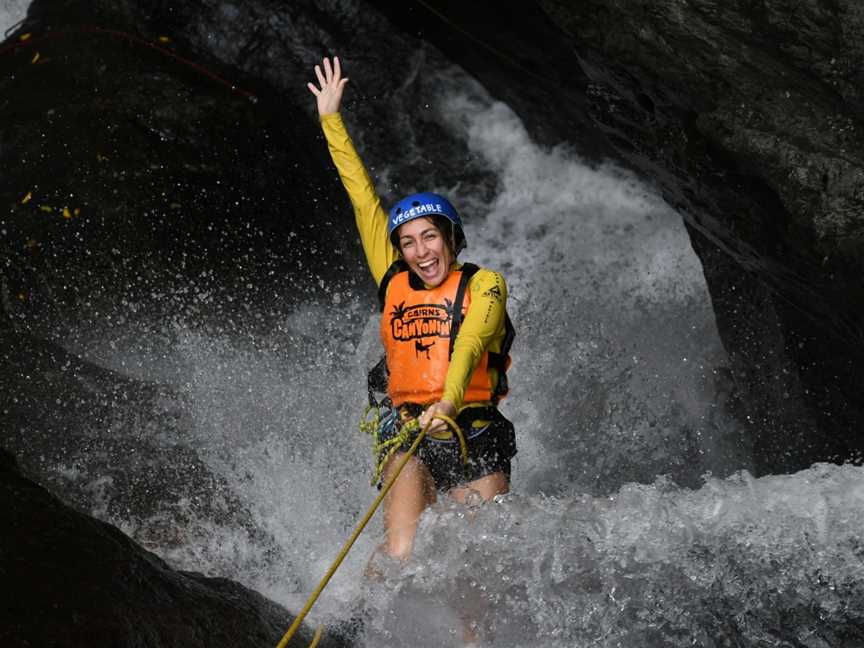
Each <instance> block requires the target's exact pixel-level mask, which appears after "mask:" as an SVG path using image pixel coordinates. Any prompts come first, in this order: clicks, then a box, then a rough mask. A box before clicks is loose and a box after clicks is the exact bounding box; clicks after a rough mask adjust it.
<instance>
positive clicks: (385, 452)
mask: <svg viewBox="0 0 864 648" xmlns="http://www.w3.org/2000/svg"><path fill="white" fill-rule="evenodd" d="M370 412H374V414H373V416H372V418H371V419H370V418H369V413H370ZM438 418H441V419H442V420H443V419H445V418H446V419H447V421H450V422H451V423H452V421H451V419H450V418H449V417H446V416H445V415H443V414H442V415H441V416H439V417H438ZM448 425H449V423H448ZM450 427H451V428H452V429H453V431H455V432H456V437H457V438H458V439H459V452H460V454H461V455H462V462H463V463H466V464H467V463H468V444H467V443H466V442H465V436H464V435H463V434H462V429H461V428H460V427H459V426H458V425H456V423H452V425H451V426H450ZM419 430H420V422H419V421H418V420H417V419H416V418H411V419H408V420H402V421H401V425H400V428H399V433H398V434H396V435H395V436H393V437H391V438H389V439H387V440H386V441H381V415H380V413H379V410H378V408H377V407H375V406H373V405H370V406H368V407H367V408H366V411H365V412H364V413H363V416H362V417H361V418H360V431H361V432H365V433H366V434H369V435H371V436H372V455H373V456H374V457H375V458H376V463H375V469H374V470H373V471H372V485H373V486H374V485H375V484H377V483H379V482H380V481H381V475H382V474H383V472H384V466H386V465H387V462H388V461H390V459H391V457H393V455H394V454H396V452H397V451H398V450H399V448H401V447H402V446H403V445H405V444H406V443H408V442H409V441H410V440H411V436H412V435H413V434H416V433H417V432H418V431H419ZM430 436H432V437H433V438H435V439H439V440H442V441H445V440H447V439H450V438H452V437H453V432H451V431H450V429H447V430H446V432H445V433H440V432H438V433H433V434H431V435H430Z"/></svg>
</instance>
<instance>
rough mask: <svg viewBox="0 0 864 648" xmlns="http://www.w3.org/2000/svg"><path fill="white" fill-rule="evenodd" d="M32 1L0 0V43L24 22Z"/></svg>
mask: <svg viewBox="0 0 864 648" xmlns="http://www.w3.org/2000/svg"><path fill="white" fill-rule="evenodd" d="M29 7H30V0H0V41H2V40H3V36H4V35H5V34H6V32H7V31H8V30H9V29H10V28H12V27H14V26H15V25H17V24H18V23H19V22H21V21H22V20H24V18H25V16H27V9H28V8H29Z"/></svg>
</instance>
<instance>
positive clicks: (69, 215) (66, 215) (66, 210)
mask: <svg viewBox="0 0 864 648" xmlns="http://www.w3.org/2000/svg"><path fill="white" fill-rule="evenodd" d="M63 218H72V212H70V211H69V208H68V207H64V208H63Z"/></svg>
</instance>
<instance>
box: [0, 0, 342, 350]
mask: <svg viewBox="0 0 864 648" xmlns="http://www.w3.org/2000/svg"><path fill="white" fill-rule="evenodd" d="M134 8H135V7H134V5H133V4H132V3H125V2H100V3H89V2H88V3H79V2H34V3H33V5H32V6H31V8H30V12H29V15H28V19H27V22H26V23H25V24H24V25H23V26H22V27H21V28H20V29H19V30H18V31H17V32H16V34H15V35H13V36H11V37H10V40H9V41H8V42H7V43H6V44H5V45H4V46H3V48H2V54H0V78H2V81H0V95H2V99H0V114H2V120H0V121H2V124H3V126H2V127H0V167H2V168H3V174H2V175H0V196H2V202H3V215H2V217H0V229H2V236H0V253H2V255H3V258H4V260H5V263H4V271H3V296H4V299H3V305H4V310H5V312H6V314H7V316H8V318H9V319H10V320H11V321H12V322H13V323H14V324H16V325H18V326H26V327H27V328H28V329H29V330H34V331H37V332H39V333H40V334H42V335H49V334H54V335H57V334H58V333H59V332H62V322H63V321H64V319H65V318H67V317H70V316H73V314H74V316H75V317H86V316H93V317H98V315H96V314H95V313H97V312H103V313H104V312H105V310H104V309H105V306H106V304H110V303H111V302H112V301H116V300H118V299H119V298H120V297H122V298H123V299H126V300H128V301H129V302H132V303H135V305H136V307H137V308H139V309H144V310H149V311H150V312H151V313H153V315H154V316H158V315H160V314H161V315H163V316H164V317H166V318H168V317H170V316H171V315H172V314H174V313H176V312H177V311H179V310H181V309H183V308H191V307H194V305H195V298H196V296H197V297H200V295H202V294H203V295H209V296H210V297H211V298H212V300H214V301H215V302H217V304H218V306H219V308H217V309H214V310H219V309H220V308H221V309H223V310H224V311H225V312H224V313H223V314H222V315H221V316H219V317H218V318H217V319H222V320H225V319H227V317H228V316H230V312H231V310H232V309H233V310H235V311H237V310H240V311H242V310H243V309H244V307H245V308H249V307H250V306H251V305H256V306H260V305H262V304H263V305H264V306H265V308H260V312H262V313H265V314H266V313H268V312H269V311H270V310H272V308H273V305H272V302H273V300H272V295H273V294H274V291H277V290H278V291H280V294H282V293H284V295H285V300H280V303H285V304H286V305H290V303H291V302H292V299H291V298H292V296H293V297H294V298H295V299H294V300H293V301H294V303H296V301H297V300H299V299H307V298H308V293H307V292H303V291H301V290H297V289H295V290H290V289H288V290H286V289H285V288H286V277H290V278H291V281H292V283H293V284H295V285H300V284H311V283H313V282H317V281H319V280H320V279H321V278H322V277H325V278H327V280H328V282H332V283H331V285H334V286H339V285H349V286H350V285H353V282H354V280H355V279H354V274H355V273H353V272H345V269H350V268H352V267H353V266H354V265H355V264H358V265H357V267H358V268H359V256H358V255H357V254H356V252H355V251H354V250H353V249H352V250H347V251H344V252H343V251H342V250H345V249H346V248H344V247H340V248H338V249H336V250H334V251H333V254H332V255H330V257H329V259H328V260H322V261H321V263H317V264H316V263H313V262H310V259H309V258H308V257H309V256H310V252H309V251H310V250H315V249H319V250H320V249H321V248H322V247H323V244H324V242H325V241H326V240H328V239H329V237H331V236H334V235H336V233H339V235H340V236H341V235H347V233H348V231H349V229H348V228H349V227H352V226H353V224H352V223H351V221H350V213H351V212H350V209H347V208H346V207H345V205H346V202H347V201H346V199H345V198H344V195H343V193H344V192H342V189H341V187H339V185H338V181H337V180H336V178H334V177H332V175H330V176H328V175H325V174H324V173H319V172H318V171H319V170H322V169H327V168H328V164H329V160H328V159H327V152H326V148H325V147H322V146H321V145H320V134H319V133H318V132H317V129H316V127H315V122H314V120H313V119H312V117H311V116H310V115H309V114H308V111H307V110H306V108H307V107H308V106H306V105H305V104H304V105H303V107H302V109H301V107H299V106H294V105H292V104H291V102H290V101H289V100H286V99H285V98H278V99H277V98H276V96H275V91H274V89H273V88H272V87H271V86H268V85H267V84H265V83H256V82H255V81H254V80H252V79H248V78H246V79H244V82H243V83H242V84H238V85H235V84H234V82H233V81H234V78H232V76H231V74H230V73H228V72H227V71H226V70H225V69H223V67H220V64H219V63H218V62H217V61H214V60H202V57H201V56H200V55H196V54H194V53H190V52H188V51H175V49H173V48H174V45H173V44H172V43H173V41H172V39H171V38H170V37H167V36H164V35H163V32H155V31H153V32H151V31H148V30H147V27H146V25H142V24H141V19H140V18H139V17H138V16H136V15H135V12H134V11H133V9H134ZM25 33H30V34H32V36H31V37H30V38H29V39H27V40H25V41H21V40H20V36H21V35H23V34H25ZM160 36H162V38H163V40H160ZM193 58H194V59H195V60H194V61H193V60H192V59H193ZM235 76H236V73H235ZM241 86H242V87H241ZM13 125H14V126H13ZM334 205H339V209H333V206H334ZM322 224H327V225H328V226H327V227H321V225H322ZM304 257H307V258H306V259H305V262H304ZM339 266H344V267H341V268H340V267H339ZM190 282H191V283H192V284H194V287H195V288H194V290H190ZM290 287H291V286H289V288H290ZM199 304H200V300H199ZM58 330H59V331H58Z"/></svg>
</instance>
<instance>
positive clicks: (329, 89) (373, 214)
mask: <svg viewBox="0 0 864 648" xmlns="http://www.w3.org/2000/svg"><path fill="white" fill-rule="evenodd" d="M315 76H316V77H317V78H318V85H317V86H316V85H315V84H314V83H309V84H308V85H307V87H308V88H309V91H310V92H311V93H312V94H313V95H315V99H316V101H317V103H318V114H319V115H320V117H321V127H322V128H323V129H324V136H325V137H326V138H327V147H328V148H329V149H330V156H331V157H332V158H333V163H334V164H335V165H336V169H337V171H339V178H340V179H341V180H342V186H343V187H345V191H347V192H348V197H349V198H350V199H351V205H352V207H353V208H354V220H355V222H356V223H357V230H358V232H359V233H360V240H361V241H362V242H363V251H364V252H365V253H366V262H367V263H368V265H369V270H370V271H371V272H372V277H373V278H374V279H375V284H376V285H380V283H381V279H382V278H383V277H384V274H385V273H386V272H387V268H389V267H390V265H391V264H392V263H393V261H395V260H396V258H397V254H396V251H395V250H394V249H393V246H392V245H391V243H390V239H389V237H388V236H387V214H386V213H385V212H384V209H383V208H382V207H381V199H380V198H379V197H378V193H377V192H376V191H375V185H374V184H373V183H372V179H371V178H370V177H369V174H368V173H367V171H366V167H364V166H363V161H362V160H361V159H360V156H359V155H358V153H357V150H356V149H355V148H354V144H353V143H352V142H351V138H350V137H349V136H348V131H347V130H346V129H345V124H344V123H343V122H342V117H341V115H340V114H339V107H340V105H341V103H342V91H343V89H344V88H345V84H346V83H347V82H348V79H343V78H342V67H341V65H340V63H339V58H338V57H334V59H333V64H332V65H331V64H330V60H329V59H327V58H325V59H324V61H323V70H322V66H321V65H316V66H315Z"/></svg>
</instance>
